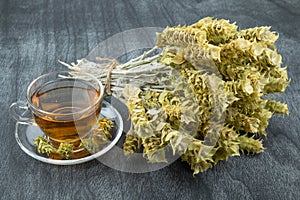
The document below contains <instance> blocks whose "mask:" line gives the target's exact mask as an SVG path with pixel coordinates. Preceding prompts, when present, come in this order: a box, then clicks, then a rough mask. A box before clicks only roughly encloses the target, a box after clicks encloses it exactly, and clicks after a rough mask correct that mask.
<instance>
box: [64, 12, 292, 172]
mask: <svg viewBox="0 0 300 200" xmlns="http://www.w3.org/2000/svg"><path fill="white" fill-rule="evenodd" d="M277 39H278V35H277V34H276V33H275V32H272V31H270V27H255V28H249V29H245V30H239V29H238V26H237V25H236V24H235V23H230V22H229V21H227V20H224V19H221V20H218V19H212V18H209V17H207V18H204V19H201V20H200V21H198V22H197V23H195V24H193V25H191V26H180V25H179V26H176V27H167V28H166V29H165V30H164V31H162V32H161V33H159V34H158V36H157V45H156V47H154V48H153V49H151V50H150V51H149V52H146V53H145V54H143V55H142V56H139V57H137V58H135V59H133V60H130V61H129V62H127V63H125V64H117V66H116V68H115V69H113V70H112V71H111V73H110V74H111V77H110V78H111V80H110V84H111V86H112V87H111V89H112V92H113V93H112V94H113V95H115V96H117V97H119V98H121V97H122V98H123V97H125V99H126V100H127V105H128V109H129V112H130V117H131V121H132V123H133V128H132V130H130V131H129V132H128V133H127V136H126V140H125V143H124V153H125V155H128V156H129V155H132V154H133V153H135V152H136V151H137V150H138V149H142V150H143V154H144V157H145V158H146V159H148V160H149V161H150V162H165V161H166V158H165V150H166V147H168V146H171V148H172V150H173V152H174V153H176V154H179V155H181V158H182V160H183V161H186V162H187V163H189V165H190V166H191V169H192V170H193V171H194V174H197V173H199V172H203V171H206V170H207V169H209V168H211V167H213V166H214V165H216V164H217V163H218V162H219V161H220V160H227V159H228V158H229V157H230V156H238V155H240V152H243V153H244V152H246V153H248V154H249V153H252V154H256V153H260V152H262V151H264V149H265V148H264V147H263V145H262V142H263V137H264V136H266V135H267V133H266V131H265V130H266V128H267V126H268V121H269V119H270V118H271V116H272V115H273V114H277V113H280V114H288V108H287V105H286V104H284V103H280V102H278V101H275V100H271V99H269V98H267V97H266V95H267V94H270V93H277V92H284V90H285V88H286V87H287V86H288V84H289V80H288V76H287V71H286V67H281V62H282V61H281V56H280V54H278V52H277V50H276V47H275V44H274V43H275V41H276V40H277ZM158 48H160V49H161V50H162V52H159V53H157V54H156V55H155V56H148V55H150V53H153V52H154V51H156V50H157V49H158ZM63 64H65V65H67V66H68V67H69V68H70V69H71V70H76V71H82V72H88V73H92V74H94V75H96V76H97V77H98V78H99V79H101V80H102V81H105V80H106V79H105V78H106V77H107V75H106V69H107V68H106V67H107V66H109V65H110V64H109V63H107V64H106V65H105V64H102V65H99V64H96V63H93V62H89V61H87V60H84V59H83V60H80V61H79V62H78V64H74V65H68V64H66V63H63ZM99 68H100V70H99ZM128 84H129V86H128Z"/></svg>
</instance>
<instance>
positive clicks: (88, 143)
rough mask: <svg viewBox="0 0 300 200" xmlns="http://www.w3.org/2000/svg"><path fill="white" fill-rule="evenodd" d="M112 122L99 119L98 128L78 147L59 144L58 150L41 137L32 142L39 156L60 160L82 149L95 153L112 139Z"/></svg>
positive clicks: (68, 157)
mask: <svg viewBox="0 0 300 200" xmlns="http://www.w3.org/2000/svg"><path fill="white" fill-rule="evenodd" d="M113 124H114V123H113V121H111V120H110V119H107V118H101V119H100V120H99V121H98V127H97V128H95V129H94V130H93V132H92V134H90V135H89V137H88V138H84V139H82V141H81V143H80V145H79V146H78V147H74V145H73V144H72V143H60V145H59V147H58V148H55V147H54V146H53V145H51V142H50V140H48V139H46V138H45V137H43V136H39V137H37V138H36V139H35V140H34V144H35V145H36V147H37V151H38V153H40V154H46V155H47V156H50V154H52V155H55V156H54V157H55V158H56V157H57V156H59V157H60V158H62V159H70V158H72V155H73V153H75V150H78V149H83V150H87V151H88V152H90V153H96V152H98V151H100V150H101V149H102V148H103V147H104V146H105V145H106V144H107V143H109V141H110V140H111V139H112V135H111V134H110V131H111V129H112V128H113Z"/></svg>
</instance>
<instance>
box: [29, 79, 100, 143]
mask: <svg viewBox="0 0 300 200" xmlns="http://www.w3.org/2000/svg"><path fill="white" fill-rule="evenodd" d="M99 95H100V91H99V90H96V89H95V87H93V85H91V84H90V83H89V82H86V81H83V80H74V79H62V80H57V81H52V82H48V83H46V84H44V85H42V86H41V87H39V88H38V89H37V90H36V91H35V92H34V94H33V95H32V97H31V101H32V104H33V105H34V106H35V107H37V108H39V109H40V110H43V111H46V112H49V113H48V114H41V115H39V114H34V118H35V121H36V123H37V124H38V125H39V126H40V128H41V129H42V130H43V132H44V133H45V134H46V135H47V136H48V137H49V138H50V139H51V140H52V141H54V142H55V143H61V142H70V143H74V144H77V145H78V144H79V143H80V137H84V136H85V135H87V134H88V133H89V131H90V130H91V129H92V128H93V126H94V125H95V124H96V123H97V120H98V116H99V113H100V110H101V102H99V103H98V104H97V105H96V106H94V107H92V108H91V106H93V105H94V104H95V102H96V101H97V100H98V98H99ZM88 108H90V109H88Z"/></svg>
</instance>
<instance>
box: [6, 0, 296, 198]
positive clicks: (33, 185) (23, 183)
mask: <svg viewBox="0 0 300 200" xmlns="http://www.w3.org/2000/svg"><path fill="white" fill-rule="evenodd" d="M206 16H212V17H218V18H225V19H230V20H231V21H236V22H237V24H238V25H239V26H240V27H241V28H247V27H254V26H260V25H269V26H272V30H276V31H277V32H278V33H279V35H280V39H279V40H278V42H277V47H278V51H279V52H280V53H281V54H282V56H283V63H284V64H285V65H288V72H289V77H290V78H291V85H290V86H289V87H288V89H287V91H286V92H285V94H282V95H279V97H278V98H279V99H281V100H283V101H285V102H287V103H288V105H289V108H290V113H291V114H290V115H289V116H284V117H282V116H275V117H273V118H272V119H271V121H270V125H269V127H268V130H267V131H268V133H269V137H268V139H267V140H266V141H265V142H264V145H265V146H266V147H267V151H266V152H264V153H262V154H260V155H258V156H249V157H248V156H241V157H234V158H230V159H229V160H228V161H227V162H220V163H219V164H218V165H217V166H216V167H215V168H213V169H211V170H209V171H207V172H206V173H203V174H199V175H197V176H196V177H193V176H192V172H191V171H190V169H189V166H188V165H187V164H186V163H181V162H180V161H177V162H175V163H173V164H171V165H170V166H168V167H166V168H164V169H161V170H159V171H155V172H151V173H145V174H129V173H124V172H119V171H116V170H113V169H110V168H108V167H106V166H104V165H103V164H101V163H100V162H98V161H97V160H94V161H91V162H88V163H84V164H80V165H75V166H54V165H49V164H44V163H42V162H39V161H36V160H34V159H33V158H31V157H29V156H27V155H26V154H25V153H23V152H22V151H21V149H20V148H19V147H18V146H17V143H16V141H15V139H14V128H15V122H14V121H13V120H12V119H11V118H10V117H9V113H8V107H9V105H10V104H11V103H12V102H14V101H16V100H18V99H24V97H25V90H26V88H27V85H28V84H29V83H30V82H31V81H32V80H33V79H34V78H35V77H37V76H39V75H41V74H43V73H45V72H49V71H54V70H58V69H64V67H63V66H61V65H59V64H58V63H57V60H58V59H61V60H64V61H66V62H69V63H70V62H73V61H75V60H76V59H78V58H82V57H85V56H86V55H87V54H88V53H89V52H90V51H91V50H92V49H93V48H94V47H95V46H96V45H97V44H98V43H99V42H101V41H103V40H105V39H106V38H108V37H110V36H112V35H114V34H116V33H118V32H121V31H124V30H128V29H133V28H138V27H145V26H147V27H151V26H154V27H165V26H167V25H177V24H191V23H194V22H195V21H197V20H199V19H200V18H203V17H206ZM299 57H300V1H299V0H274V1H271V0H270V1H265V0H251V1H249V0H247V1H244V0H243V1H236V0H226V1H219V0H184V1H181V0H174V1H161V0H151V1H150V0H149V1H141V0H135V1H134V0H103V1H96V0H95V1H83V0H81V1H79V0H78V1H71V0H70V1H63V0H51V1H47V0H33V1H27V0H23V1H17V0H1V1H0V93H1V95H0V96H1V97H0V100H1V104H0V111H1V122H0V138H1V140H0V151H1V154H0V161H1V165H0V197H1V198H2V199H130V200H131V199H144V200H146V199H230V200H231V199H272V200H273V199H300V191H299V190H300V183H299V179H300V161H299V160H300V150H299V148H300V140H299V132H300V117H299V116H300V112H299V107H300V95H299V93H300V87H299V86H300V73H299V72H300V70H299V67H300V59H299Z"/></svg>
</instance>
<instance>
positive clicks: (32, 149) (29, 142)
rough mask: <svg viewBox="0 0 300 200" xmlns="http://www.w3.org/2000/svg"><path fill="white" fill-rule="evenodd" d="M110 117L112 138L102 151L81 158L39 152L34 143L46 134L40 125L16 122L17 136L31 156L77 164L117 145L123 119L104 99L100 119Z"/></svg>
mask: <svg viewBox="0 0 300 200" xmlns="http://www.w3.org/2000/svg"><path fill="white" fill-rule="evenodd" d="M103 117H105V118H108V119H110V120H112V121H113V122H114V127H115V128H114V129H112V130H111V135H112V140H111V142H110V143H108V144H107V145H106V146H105V147H104V148H103V149H101V150H100V151H98V152H96V153H94V154H91V155H89V156H86V157H83V158H79V159H70V160H56V159H51V158H48V157H46V155H42V154H39V153H38V152H37V148H36V146H35V145H34V142H33V141H34V139H35V138H37V137H38V136H45V134H44V133H43V132H42V131H41V129H40V128H39V127H38V126H32V125H28V124H21V123H19V122H17V123H16V129H15V138H16V141H17V143H18V145H19V146H20V147H21V149H22V150H23V151H24V152H25V153H26V154H28V155H29V156H31V157H33V158H35V159H37V160H39V161H42V162H45V163H49V164H54V165H75V164H80V163H84V162H87V161H90V160H92V159H95V158H98V157H100V156H102V155H103V154H105V153H106V152H108V151H109V150H110V149H111V148H113V147H114V145H116V143H117V142H118V140H119V139H120V138H121V136H122V132H123V119H122V116H121V115H120V113H119V112H118V110H117V109H116V108H115V107H113V106H112V105H111V103H109V102H108V101H105V100H104V101H103V104H102V109H101V113H100V116H99V119H101V118H103Z"/></svg>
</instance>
